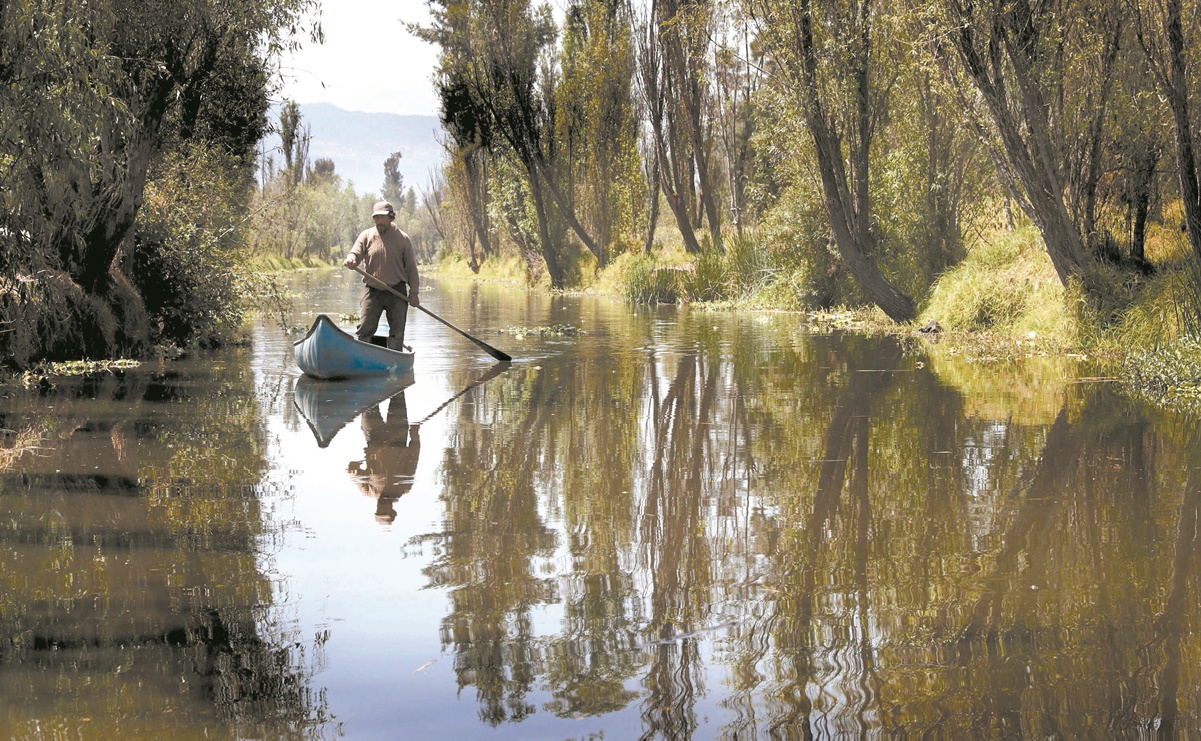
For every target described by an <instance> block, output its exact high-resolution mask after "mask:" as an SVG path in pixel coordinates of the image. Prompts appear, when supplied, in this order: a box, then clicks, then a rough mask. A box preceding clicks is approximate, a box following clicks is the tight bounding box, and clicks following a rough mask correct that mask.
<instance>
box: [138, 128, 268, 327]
mask: <svg viewBox="0 0 1201 741" xmlns="http://www.w3.org/2000/svg"><path fill="white" fill-rule="evenodd" d="M249 193H250V183H249V182H248V181H247V179H246V176H245V170H244V169H243V168H242V167H241V165H240V163H239V162H237V161H235V160H228V159H225V158H223V157H222V156H221V155H219V154H218V153H215V152H212V151H208V150H206V149H205V148H203V147H202V146H193V147H191V148H189V149H185V150H183V151H182V152H179V153H172V154H170V155H168V156H167V157H166V158H165V160H164V161H163V162H162V163H161V164H160V166H159V167H158V168H157V170H156V172H155V177H154V179H153V180H152V181H151V182H150V183H149V184H147V186H146V198H145V202H144V204H143V207H142V209H141V211H140V213H139V215H138V223H137V230H136V233H135V237H134V240H133V249H132V251H131V252H130V254H129V255H127V256H126V259H125V265H126V271H127V273H128V274H129V276H130V279H131V281H132V283H133V285H134V286H135V287H136V288H137V290H138V291H139V292H140V293H141V295H142V297H143V299H144V300H145V304H146V310H147V312H148V313H149V315H150V317H151V323H152V327H154V329H155V331H156V333H157V336H156V337H155V338H154V339H155V341H156V342H159V343H162V342H167V343H173V344H176V345H179V346H187V345H191V344H201V345H215V344H222V343H224V342H228V341H229V340H231V339H232V338H233V337H234V335H235V334H236V332H237V331H238V330H239V329H240V327H241V324H242V319H243V316H244V314H245V312H246V309H247V308H248V306H247V302H246V296H245V294H244V293H243V291H242V289H241V282H240V281H241V279H242V276H243V275H245V274H246V273H247V272H248V266H247V259H246V247H245V244H246V240H245V231H244V230H245V229H246V219H245V214H246V210H247V209H246V204H247V202H248V198H249Z"/></svg>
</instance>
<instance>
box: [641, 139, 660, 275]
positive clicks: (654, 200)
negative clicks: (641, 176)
mask: <svg viewBox="0 0 1201 741" xmlns="http://www.w3.org/2000/svg"><path fill="white" fill-rule="evenodd" d="M659 173H660V169H659V155H658V154H652V155H651V176H650V187H649V188H648V189H647V197H648V198H650V199H651V202H650V207H649V208H648V213H647V221H646V239H644V240H643V243H642V252H643V254H647V255H649V254H650V253H651V249H652V248H653V247H654V246H655V228H656V227H657V226H658V223H659Z"/></svg>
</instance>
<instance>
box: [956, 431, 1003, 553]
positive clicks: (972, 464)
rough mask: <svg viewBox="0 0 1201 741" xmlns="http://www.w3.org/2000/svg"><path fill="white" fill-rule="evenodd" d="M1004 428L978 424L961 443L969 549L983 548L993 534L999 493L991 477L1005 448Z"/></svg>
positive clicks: (996, 483)
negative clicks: (968, 525)
mask: <svg viewBox="0 0 1201 741" xmlns="http://www.w3.org/2000/svg"><path fill="white" fill-rule="evenodd" d="M1007 434H1008V425H1006V423H1005V422H1002V421H1000V420H990V421H985V422H982V423H981V425H980V427H979V428H978V429H977V431H976V433H975V434H969V435H967V436H966V437H965V438H964V441H963V471H964V493H965V495H966V497H967V507H968V518H969V522H970V523H971V526H972V546H973V548H975V549H976V550H977V551H979V550H983V549H985V548H986V547H987V546H988V545H989V543H988V541H987V539H988V538H989V537H990V535H991V534H992V531H993V521H994V519H995V518H996V516H997V512H998V509H997V508H998V502H999V500H1000V497H1001V492H1000V491H998V489H997V486H998V482H997V481H996V479H995V478H994V476H993V474H992V469H993V467H994V466H995V465H996V457H997V455H998V453H999V451H1001V450H1002V449H1003V446H1004V445H1005V436H1006V435H1007Z"/></svg>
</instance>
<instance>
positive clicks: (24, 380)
mask: <svg viewBox="0 0 1201 741" xmlns="http://www.w3.org/2000/svg"><path fill="white" fill-rule="evenodd" d="M141 364H142V362H141V361H140V360H68V361H64V362H61V363H38V364H37V365H35V366H34V367H32V368H30V369H29V370H27V371H25V372H24V373H22V374H20V375H19V376H15V377H14V379H13V380H15V381H16V382H17V383H19V384H20V385H22V386H24V387H25V388H33V387H35V386H53V385H54V384H53V383H52V381H51V379H53V378H77V377H81V376H97V375H100V374H102V373H113V372H115V371H123V370H128V369H130V368H137V367H138V366H140V365H141Z"/></svg>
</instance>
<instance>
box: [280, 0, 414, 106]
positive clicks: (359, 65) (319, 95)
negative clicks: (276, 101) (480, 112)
mask: <svg viewBox="0 0 1201 741" xmlns="http://www.w3.org/2000/svg"><path fill="white" fill-rule="evenodd" d="M322 6H323V7H322V9H321V10H322V12H321V26H322V28H323V29H324V30H325V43H324V44H321V45H317V44H313V43H311V42H307V40H306V43H305V47H304V48H303V49H301V50H300V51H299V52H297V53H296V54H293V55H291V57H290V58H285V59H284V60H283V74H284V85H283V91H282V95H283V97H284V98H287V99H289V100H294V101H296V102H297V103H331V104H333V105H335V106H338V107H339V108H342V109H345V110H348V111H366V112H370V113H398V114H401V115H424V116H433V115H437V113H438V98H437V95H436V94H435V93H434V86H433V83H432V82H431V81H430V78H431V76H432V75H433V73H434V66H435V64H436V63H437V55H438V50H437V47H435V46H433V45H431V44H427V43H425V42H424V41H421V40H420V39H417V38H416V37H414V36H413V35H412V34H410V33H409V32H408V31H407V30H405V23H419V24H422V25H426V24H428V22H429V11H428V9H427V8H426V6H425V0H324V2H322Z"/></svg>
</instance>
